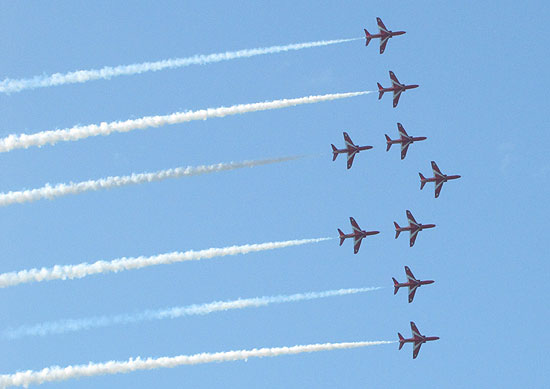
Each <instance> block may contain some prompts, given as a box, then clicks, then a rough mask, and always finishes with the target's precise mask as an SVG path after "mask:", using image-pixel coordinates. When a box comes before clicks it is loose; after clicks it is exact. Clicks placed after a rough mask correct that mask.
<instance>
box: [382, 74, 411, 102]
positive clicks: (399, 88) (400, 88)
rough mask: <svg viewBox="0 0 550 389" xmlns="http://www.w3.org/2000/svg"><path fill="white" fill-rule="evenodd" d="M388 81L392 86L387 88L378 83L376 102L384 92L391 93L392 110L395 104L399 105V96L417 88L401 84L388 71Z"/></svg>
mask: <svg viewBox="0 0 550 389" xmlns="http://www.w3.org/2000/svg"><path fill="white" fill-rule="evenodd" d="M390 80H391V84H392V86H391V87H389V88H384V87H383V86H382V85H380V83H378V100H380V99H381V98H382V96H384V93H385V92H393V108H395V107H397V103H399V97H400V96H401V93H403V92H404V91H406V90H408V89H414V88H418V85H416V84H415V85H405V84H401V83H400V82H399V81H398V80H397V77H395V74H393V72H392V71H391V70H390Z"/></svg>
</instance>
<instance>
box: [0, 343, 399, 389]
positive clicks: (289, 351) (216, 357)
mask: <svg viewBox="0 0 550 389" xmlns="http://www.w3.org/2000/svg"><path fill="white" fill-rule="evenodd" d="M392 343H396V342H395V341H374V342H366V341H363V342H342V343H319V344H307V345H300V346H292V347H272V348H267V347H266V348H260V349H256V348H255V349H251V350H235V351H225V352H217V353H200V354H194V355H178V356H175V357H161V358H147V359H141V358H140V357H137V358H130V359H129V360H127V361H109V362H104V363H92V362H90V363H88V364H87V365H74V366H67V367H60V366H52V367H49V368H45V369H42V370H39V371H33V370H27V371H21V372H17V373H14V374H3V375H0V388H7V387H10V386H25V387H27V386H28V385H33V384H36V385H39V384H43V383H46V382H54V381H65V380H69V379H73V378H80V377H93V376H99V375H106V374H121V373H130V372H133V371H138V370H152V369H159V368H173V367H177V366H181V365H198V364H203V363H212V362H230V361H238V360H247V359H248V358H263V357H277V356H280V355H294V354H302V353H313V352H319V351H331V350H343V349H352V348H359V347H369V346H378V345H382V344H392Z"/></svg>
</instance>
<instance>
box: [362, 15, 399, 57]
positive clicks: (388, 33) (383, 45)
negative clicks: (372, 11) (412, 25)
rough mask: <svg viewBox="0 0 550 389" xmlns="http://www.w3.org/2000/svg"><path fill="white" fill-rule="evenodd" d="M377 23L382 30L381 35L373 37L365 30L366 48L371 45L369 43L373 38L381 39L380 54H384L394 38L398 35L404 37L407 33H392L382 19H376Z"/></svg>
mask: <svg viewBox="0 0 550 389" xmlns="http://www.w3.org/2000/svg"><path fill="white" fill-rule="evenodd" d="M376 22H377V23H378V29H379V30H380V33H379V34H374V35H371V34H369V32H368V31H367V29H366V28H365V29H364V30H365V38H366V40H367V42H366V43H365V46H368V45H369V42H370V40H371V39H372V38H380V54H382V53H383V52H384V50H385V49H386V45H387V44H388V40H389V39H390V38H392V37H394V36H397V35H403V34H404V33H405V31H391V30H388V29H387V28H386V26H384V23H382V19H380V18H376Z"/></svg>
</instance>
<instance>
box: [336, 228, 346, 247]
mask: <svg viewBox="0 0 550 389" xmlns="http://www.w3.org/2000/svg"><path fill="white" fill-rule="evenodd" d="M338 233H339V234H340V246H342V244H343V243H344V240H346V237H345V236H344V233H343V232H342V230H341V229H339V228H338Z"/></svg>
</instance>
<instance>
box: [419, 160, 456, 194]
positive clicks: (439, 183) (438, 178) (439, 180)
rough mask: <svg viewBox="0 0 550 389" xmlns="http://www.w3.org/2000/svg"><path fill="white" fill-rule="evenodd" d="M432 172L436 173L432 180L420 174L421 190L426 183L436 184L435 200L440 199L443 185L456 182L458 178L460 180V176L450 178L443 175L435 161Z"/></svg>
mask: <svg viewBox="0 0 550 389" xmlns="http://www.w3.org/2000/svg"><path fill="white" fill-rule="evenodd" d="M432 170H433V172H434V176H433V177H431V178H426V177H424V176H423V175H422V173H418V175H420V190H422V188H424V185H426V182H435V198H436V199H437V198H438V197H439V192H441V188H443V183H444V182H447V181H449V180H456V179H457V178H460V176H459V175H455V176H448V175H446V174H443V173H441V170H439V168H438V167H437V164H436V163H435V162H434V161H432Z"/></svg>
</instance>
